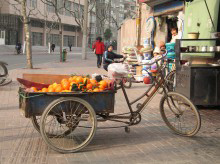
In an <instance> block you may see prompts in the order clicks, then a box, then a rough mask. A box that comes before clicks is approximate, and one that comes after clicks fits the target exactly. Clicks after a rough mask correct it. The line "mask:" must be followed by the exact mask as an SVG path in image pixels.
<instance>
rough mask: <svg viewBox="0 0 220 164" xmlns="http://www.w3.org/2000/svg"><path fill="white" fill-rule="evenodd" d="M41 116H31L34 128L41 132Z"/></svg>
mask: <svg viewBox="0 0 220 164" xmlns="http://www.w3.org/2000/svg"><path fill="white" fill-rule="evenodd" d="M40 118H41V117H40V116H31V118H30V119H31V122H32V124H33V126H34V128H35V129H36V130H37V131H38V132H39V133H40Z"/></svg>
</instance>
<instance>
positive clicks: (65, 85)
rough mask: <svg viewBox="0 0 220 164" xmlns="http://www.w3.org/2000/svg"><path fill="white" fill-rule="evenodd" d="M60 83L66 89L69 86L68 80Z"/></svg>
mask: <svg viewBox="0 0 220 164" xmlns="http://www.w3.org/2000/svg"><path fill="white" fill-rule="evenodd" d="M61 85H62V88H63V89H64V90H68V89H69V88H70V83H69V81H63V83H62V84H61Z"/></svg>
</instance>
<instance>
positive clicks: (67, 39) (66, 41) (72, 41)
mask: <svg viewBox="0 0 220 164" xmlns="http://www.w3.org/2000/svg"><path fill="white" fill-rule="evenodd" d="M70 44H72V46H73V47H75V36H68V35H64V37H63V45H64V46H66V47H67V46H69V45H70Z"/></svg>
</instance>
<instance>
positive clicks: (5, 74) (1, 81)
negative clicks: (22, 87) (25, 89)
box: [0, 64, 8, 84]
mask: <svg viewBox="0 0 220 164" xmlns="http://www.w3.org/2000/svg"><path fill="white" fill-rule="evenodd" d="M0 67H2V68H3V71H4V74H2V75H1V76H4V77H6V76H7V75H8V69H7V67H6V66H5V64H0ZM4 77H0V84H2V83H4V82H5V80H6V78H4Z"/></svg>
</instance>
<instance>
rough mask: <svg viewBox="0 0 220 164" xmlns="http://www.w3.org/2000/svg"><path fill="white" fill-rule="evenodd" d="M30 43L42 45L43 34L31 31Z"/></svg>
mask: <svg viewBox="0 0 220 164" xmlns="http://www.w3.org/2000/svg"><path fill="white" fill-rule="evenodd" d="M32 45H33V46H42V45H43V34H42V33H39V32H32Z"/></svg>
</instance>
